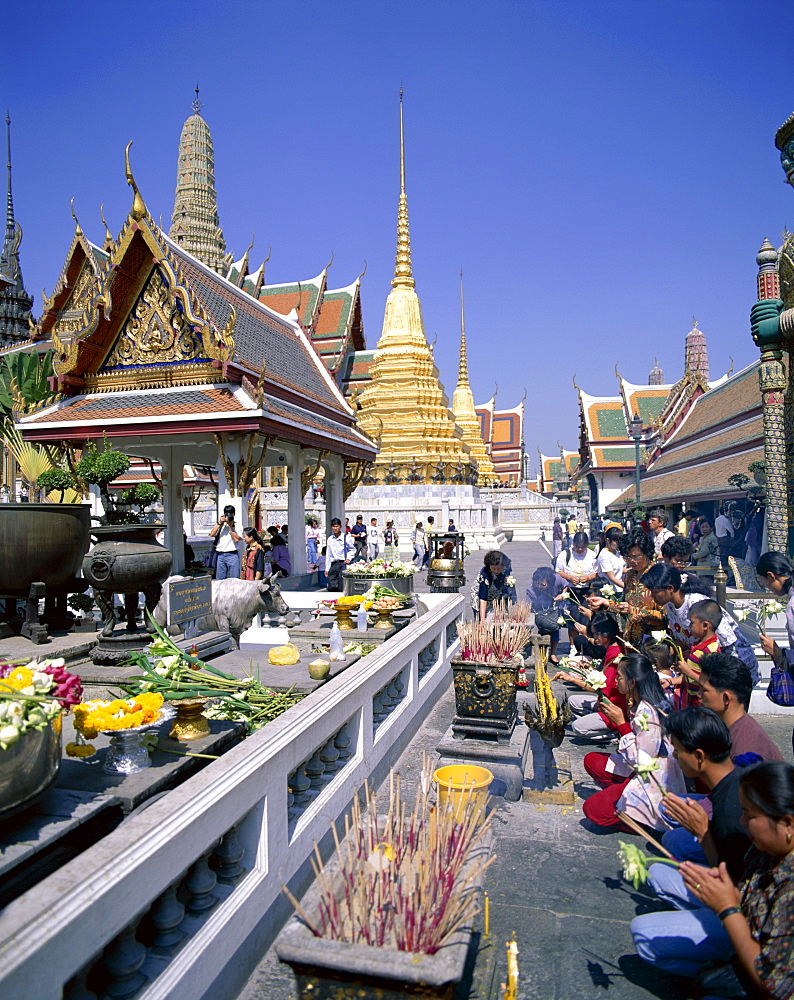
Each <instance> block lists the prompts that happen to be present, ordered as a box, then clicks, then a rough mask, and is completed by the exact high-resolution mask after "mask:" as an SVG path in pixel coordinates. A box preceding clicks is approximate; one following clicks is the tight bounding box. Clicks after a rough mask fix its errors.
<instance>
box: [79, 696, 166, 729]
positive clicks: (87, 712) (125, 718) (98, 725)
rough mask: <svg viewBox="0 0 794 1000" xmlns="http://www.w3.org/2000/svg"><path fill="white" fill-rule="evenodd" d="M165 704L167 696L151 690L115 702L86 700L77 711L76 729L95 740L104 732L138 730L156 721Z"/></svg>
mask: <svg viewBox="0 0 794 1000" xmlns="http://www.w3.org/2000/svg"><path fill="white" fill-rule="evenodd" d="M162 705H163V696H162V695H161V694H155V693H154V692H151V691H148V692H145V693H144V694H139V695H137V696H136V697H135V698H127V699H123V698H117V699H116V700H115V701H85V702H83V703H82V704H80V705H75V708H74V727H75V729H76V730H77V731H78V732H79V733H82V735H83V736H84V737H85V738H86V739H88V740H92V739H94V738H95V737H96V735H97V734H98V733H100V732H103V731H108V730H110V731H114V732H115V731H118V730H120V729H135V727H136V726H144V725H146V724H147V723H149V722H154V721H155V719H156V718H157V716H158V714H159V712H160V709H161V708H162Z"/></svg>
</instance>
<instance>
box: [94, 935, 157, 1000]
mask: <svg viewBox="0 0 794 1000" xmlns="http://www.w3.org/2000/svg"><path fill="white" fill-rule="evenodd" d="M137 926H138V921H137V920H136V921H135V923H133V924H131V925H130V926H129V927H126V928H125V929H124V930H123V931H122V932H121V934H119V935H118V937H117V938H115V939H114V940H113V941H112V942H111V943H110V944H109V945H108V947H107V948H106V950H105V956H104V962H105V968H106V969H107V971H108V972H109V973H110V982H109V983H108V985H107V988H106V989H105V993H104V996H103V998H102V1000H126V998H127V997H132V996H134V995H135V994H136V993H137V992H138V990H139V989H140V988H141V987H142V986H143V984H144V983H145V982H146V981H147V977H146V976H144V975H143V973H142V972H139V971H138V970H139V969H140V967H141V966H142V965H143V963H144V960H145V959H146V948H144V946H143V945H142V944H141V942H140V941H137V940H136V939H135V931H136V928H137Z"/></svg>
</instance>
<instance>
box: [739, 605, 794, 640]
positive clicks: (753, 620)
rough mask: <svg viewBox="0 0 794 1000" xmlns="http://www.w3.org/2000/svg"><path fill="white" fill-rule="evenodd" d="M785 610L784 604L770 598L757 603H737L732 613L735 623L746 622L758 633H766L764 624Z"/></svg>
mask: <svg viewBox="0 0 794 1000" xmlns="http://www.w3.org/2000/svg"><path fill="white" fill-rule="evenodd" d="M785 610H786V605H785V604H781V602H780V601H776V600H774V599H771V598H770V599H768V600H767V599H762V600H758V601H741V602H739V601H737V602H736V605H735V610H734V612H733V613H734V615H735V617H736V620H737V621H740V622H744V621H746V622H748V624H750V625H755V626H756V628H757V629H758V631H759V633H763V632H766V623H767V622H768V621H769V619H770V618H772V617H773V616H774V615H778V614H780V612H781V611H785Z"/></svg>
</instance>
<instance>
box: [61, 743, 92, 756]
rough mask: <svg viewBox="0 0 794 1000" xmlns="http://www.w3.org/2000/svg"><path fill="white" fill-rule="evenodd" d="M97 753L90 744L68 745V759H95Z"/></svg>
mask: <svg viewBox="0 0 794 1000" xmlns="http://www.w3.org/2000/svg"><path fill="white" fill-rule="evenodd" d="M95 753H96V748H95V747H93V746H91V744H90V743H67V744H66V756H67V757H93V756H94V754H95Z"/></svg>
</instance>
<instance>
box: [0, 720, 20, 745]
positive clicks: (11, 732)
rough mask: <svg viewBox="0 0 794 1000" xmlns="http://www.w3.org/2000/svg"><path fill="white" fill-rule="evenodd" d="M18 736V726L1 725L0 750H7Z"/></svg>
mask: <svg viewBox="0 0 794 1000" xmlns="http://www.w3.org/2000/svg"><path fill="white" fill-rule="evenodd" d="M19 736H20V728H19V726H11V725H7V726H3V727H2V728H1V729H0V750H8V748H9V747H11V746H13V745H14V744H15V743H16V742H17V740H18V739H19Z"/></svg>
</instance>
